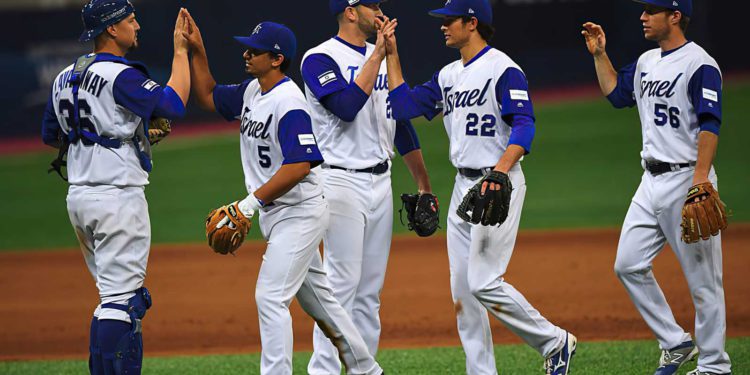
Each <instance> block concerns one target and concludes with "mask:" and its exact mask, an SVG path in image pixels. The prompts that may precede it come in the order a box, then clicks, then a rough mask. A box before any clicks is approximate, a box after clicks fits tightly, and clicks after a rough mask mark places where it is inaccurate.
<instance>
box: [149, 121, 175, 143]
mask: <svg viewBox="0 0 750 375" xmlns="http://www.w3.org/2000/svg"><path fill="white" fill-rule="evenodd" d="M171 132H172V120H170V119H166V118H164V117H154V118H152V119H151V121H150V122H149V125H148V143H150V144H152V145H155V144H157V143H159V142H161V141H162V140H163V139H164V138H167V136H168V135H169V133H171Z"/></svg>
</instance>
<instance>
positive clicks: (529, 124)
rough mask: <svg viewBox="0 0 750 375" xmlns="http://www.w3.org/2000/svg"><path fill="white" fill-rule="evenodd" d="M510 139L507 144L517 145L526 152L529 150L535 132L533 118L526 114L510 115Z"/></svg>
mask: <svg viewBox="0 0 750 375" xmlns="http://www.w3.org/2000/svg"><path fill="white" fill-rule="evenodd" d="M507 123H508V124H510V126H511V129H510V139H509V140H508V145H518V146H521V147H523V149H524V151H526V154H528V153H530V152H531V141H532V140H534V134H535V133H536V126H535V125H534V118H533V117H531V116H527V115H521V114H516V115H511V119H510V121H508V122H507Z"/></svg>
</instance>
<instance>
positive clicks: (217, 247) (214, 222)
mask: <svg viewBox="0 0 750 375" xmlns="http://www.w3.org/2000/svg"><path fill="white" fill-rule="evenodd" d="M250 223H251V222H250V220H249V219H248V218H247V217H245V215H243V214H242V212H241V211H240V209H239V208H238V207H237V202H234V203H231V204H228V205H226V206H221V207H219V208H217V209H215V210H213V211H211V212H210V213H209V214H208V217H207V218H206V239H207V240H208V246H211V248H212V249H214V252H216V253H219V254H222V255H226V254H232V255H234V252H235V251H236V250H237V249H238V248H239V247H240V245H242V241H244V240H245V236H247V233H248V232H249V231H250Z"/></svg>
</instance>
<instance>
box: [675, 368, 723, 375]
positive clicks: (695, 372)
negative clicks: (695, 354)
mask: <svg viewBox="0 0 750 375" xmlns="http://www.w3.org/2000/svg"><path fill="white" fill-rule="evenodd" d="M685 375H732V373H731V372H730V373H727V374H717V373H715V372H702V371H700V370H698V369H695V370H693V371H690V372H688V373H687V374H685Z"/></svg>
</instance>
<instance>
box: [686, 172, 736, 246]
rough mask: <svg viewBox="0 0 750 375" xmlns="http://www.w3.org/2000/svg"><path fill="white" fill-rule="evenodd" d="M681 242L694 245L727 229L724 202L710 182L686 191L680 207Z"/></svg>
mask: <svg viewBox="0 0 750 375" xmlns="http://www.w3.org/2000/svg"><path fill="white" fill-rule="evenodd" d="M680 226H681V227H682V241H683V242H685V243H695V242H698V240H699V239H703V240H707V239H709V238H710V237H711V236H715V235H717V234H719V231H721V230H724V229H727V213H726V210H725V205H724V202H722V201H721V199H719V193H718V192H717V191H716V190H715V189H714V186H713V185H712V184H711V183H710V182H704V183H702V184H698V185H695V186H693V187H691V188H690V190H688V194H687V199H686V200H685V205H684V206H683V207H682V224H681V225H680Z"/></svg>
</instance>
